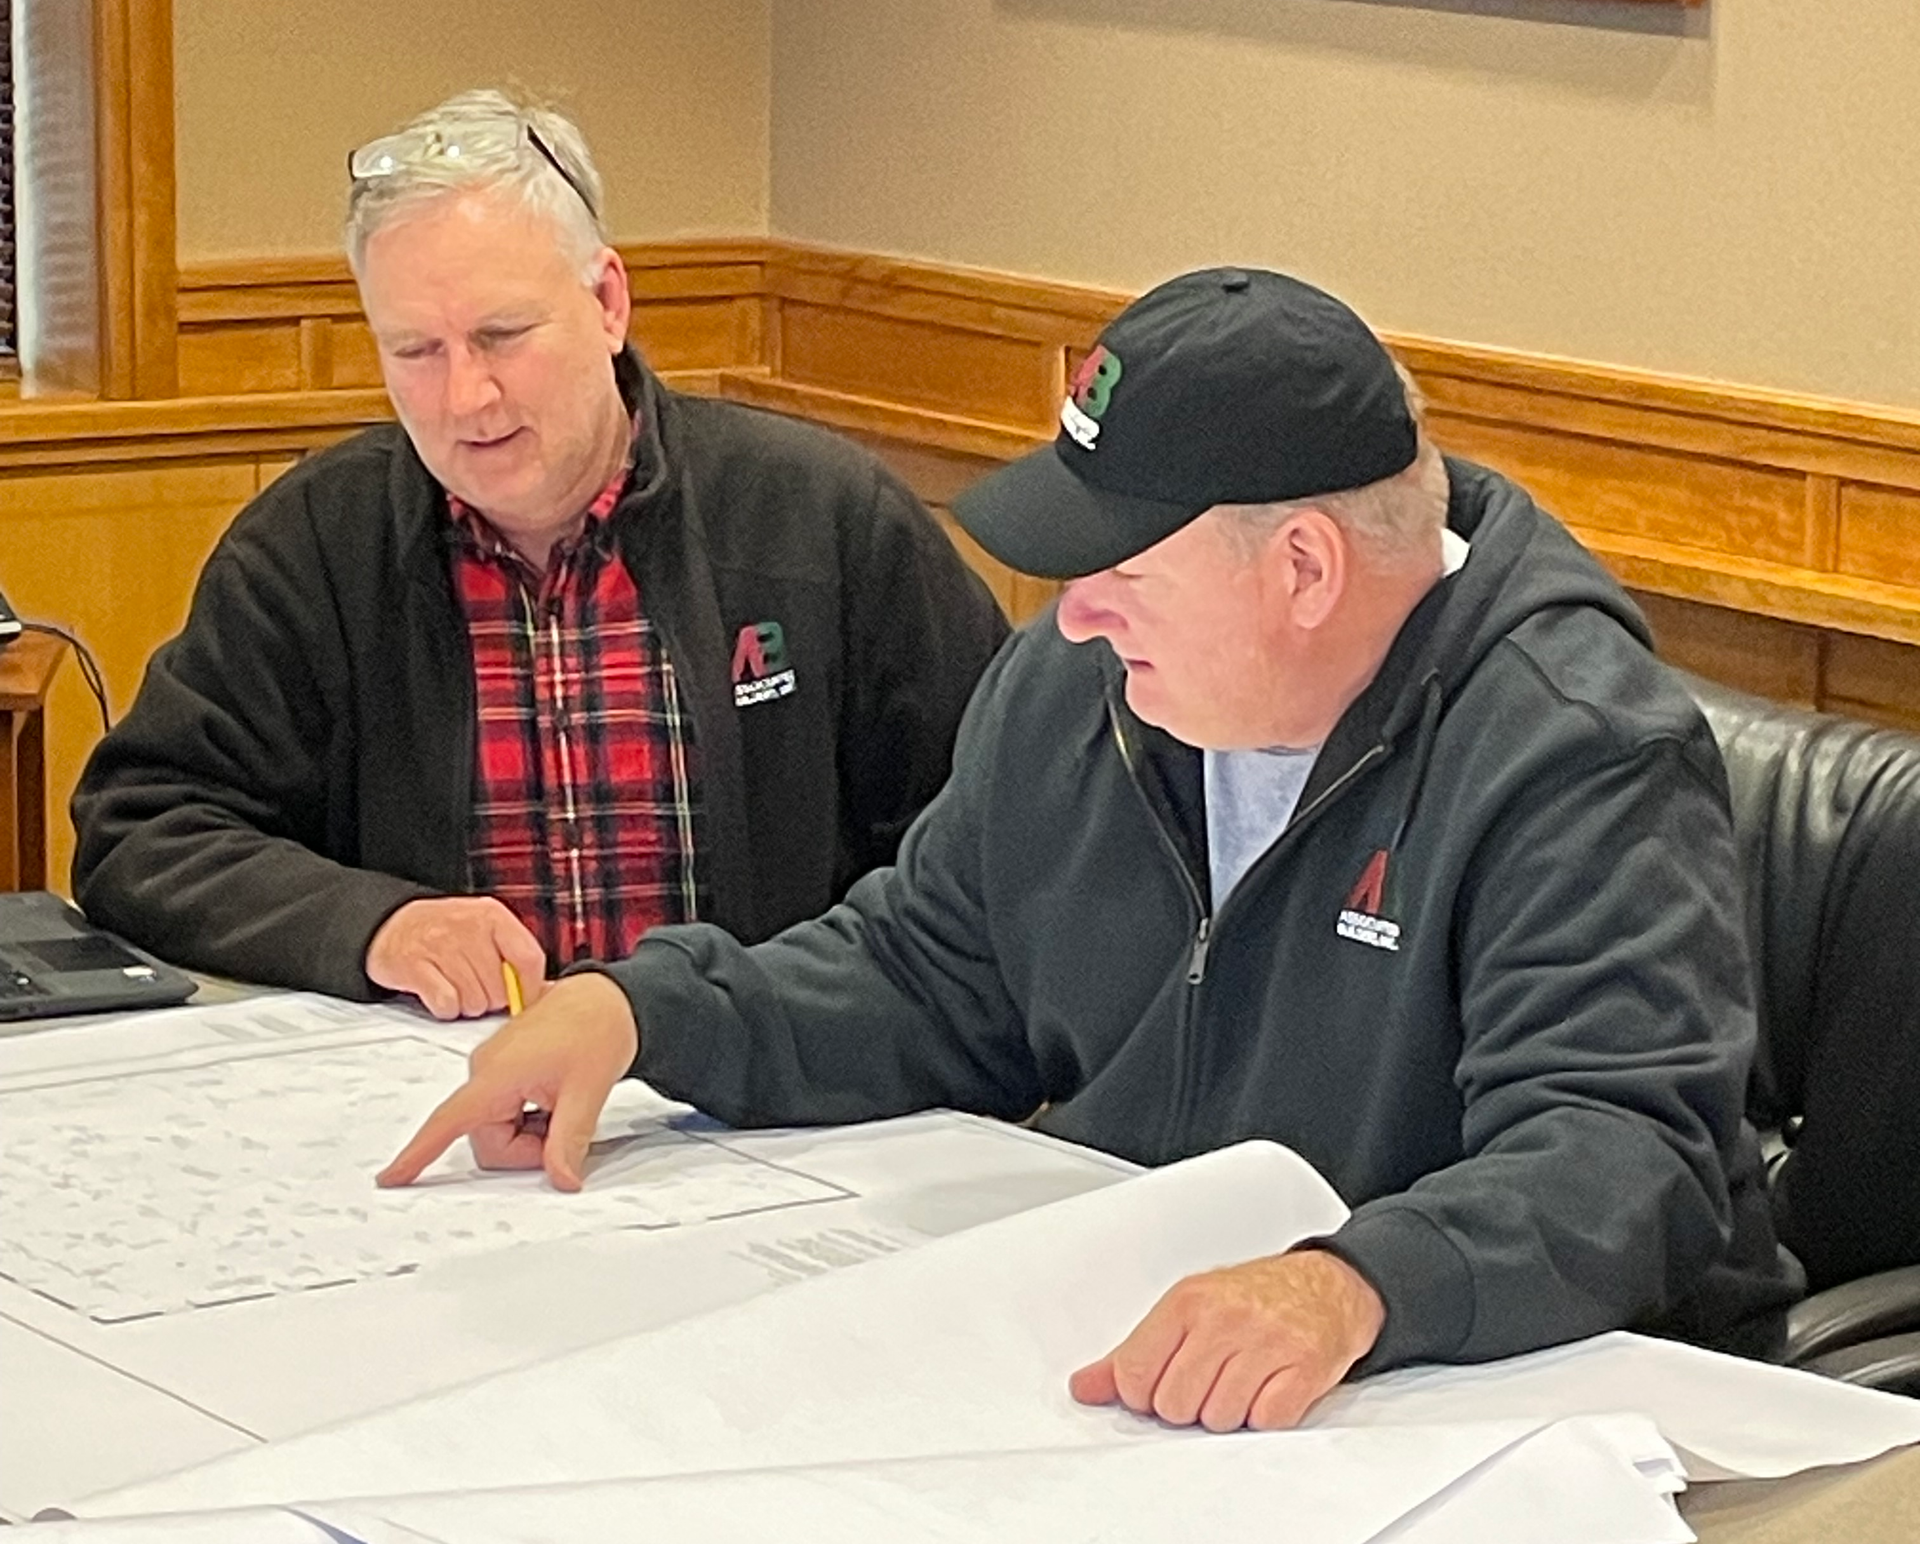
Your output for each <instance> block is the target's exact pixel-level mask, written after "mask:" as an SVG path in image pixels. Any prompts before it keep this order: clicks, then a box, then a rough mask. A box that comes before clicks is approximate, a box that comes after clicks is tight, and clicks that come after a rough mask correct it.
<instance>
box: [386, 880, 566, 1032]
mask: <svg viewBox="0 0 1920 1544" xmlns="http://www.w3.org/2000/svg"><path fill="white" fill-rule="evenodd" d="M502 961H504V962H505V963H507V964H509V965H511V966H512V967H513V968H514V970H515V971H516V972H517V973H518V974H519V977H520V984H521V986H522V988H523V989H524V990H525V991H526V993H527V994H528V997H527V1000H528V1001H529V1002H531V1001H532V1000H533V998H534V997H536V996H538V995H539V992H540V989H541V987H542V986H543V985H544V984H545V982H546V979H547V956H546V951H545V950H543V949H542V948H541V947H540V943H539V940H538V939H536V938H535V937H534V936H533V934H531V933H529V932H528V931H527V928H526V924H525V923H523V922H522V921H521V920H520V919H519V918H518V917H516V916H515V915H514V914H513V913H512V912H510V911H508V910H507V908H506V907H505V906H503V905H501V903H500V902H498V901H496V900H495V899H494V898H493V897H492V896H490V895H447V896H436V897H433V898H432V899H428V900H419V901H408V902H407V904H406V905H404V906H402V907H401V908H400V909H399V910H398V911H396V912H395V913H394V914H393V915H392V916H390V917H388V918H387V920H386V921H385V922H383V923H381V924H380V930H379V931H378V932H377V933H375V934H374V935H373V942H372V943H370V944H368V945H367V960H366V971H367V979H368V980H369V981H371V982H372V983H373V984H374V985H375V986H384V987H386V988H388V989H389V990H390V991H395V992H411V993H412V994H413V995H414V996H415V997H417V998H419V999H420V1002H421V1005H422V1006H423V1007H425V1009H426V1010H427V1012H429V1013H431V1014H432V1015H433V1016H434V1017H435V1018H436V1019H471V1018H477V1017H479V1016H480V1015H481V1014H483V1013H499V1012H501V1011H502V1010H503V1009H504V1008H505V1007H506V1006H507V992H506V985H505V980H504V978H503V977H502V976H501V974H500V966H501V963H502Z"/></svg>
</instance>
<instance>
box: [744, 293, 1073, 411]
mask: <svg viewBox="0 0 1920 1544" xmlns="http://www.w3.org/2000/svg"><path fill="white" fill-rule="evenodd" d="M1049 348H1050V345H1047V344H1044V343H1037V342H1033V341H1031V340H1028V339H1023V338H1003V337H995V336H993V335H991V334H988V333H979V332H968V331H963V330H961V329H958V328H953V327H939V326H931V325H928V324H926V323H923V322H910V321H902V320H900V319H898V318H896V317H889V316H876V315H873V314H871V313H868V312H863V311H851V310H844V309H841V308H838V307H831V306H819V305H811V304H808V303H805V302H800V301H791V300H790V301H787V302H786V303H785V304H784V305H783V306H782V307H781V311H780V361H781V374H782V376H783V378H784V379H786V380H789V381H796V382H800V383H802V384H808V385H815V386H824V387H827V388H828V389H830V390H834V391H840V392H844V393H847V394H849V395H854V396H867V397H877V398H879V399H881V400H882V401H887V402H896V403H904V404H906V405H908V406H913V407H923V408H931V409H935V410H938V411H945V412H950V413H956V414H960V415H962V416H965V417H971V418H980V419H986V420H990V421H998V422H1001V423H1009V424H1017V425H1022V426H1025V425H1029V424H1031V425H1036V426H1037V425H1039V424H1042V423H1044V422H1046V420H1047V419H1048V418H1049V417H1050V416H1051V415H1052V414H1053V413H1055V412H1057V411H1058V410H1059V403H1058V402H1057V401H1055V400H1052V398H1051V393H1052V390H1053V380H1054V376H1055V373H1056V367H1055V365H1054V363H1053V360H1052V359H1051V358H1050V356H1049Z"/></svg>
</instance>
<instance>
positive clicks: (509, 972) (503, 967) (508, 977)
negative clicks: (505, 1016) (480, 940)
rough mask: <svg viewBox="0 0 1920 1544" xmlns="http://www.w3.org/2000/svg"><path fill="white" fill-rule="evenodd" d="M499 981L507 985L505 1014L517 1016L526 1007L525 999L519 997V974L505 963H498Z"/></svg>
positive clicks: (503, 961)
mask: <svg viewBox="0 0 1920 1544" xmlns="http://www.w3.org/2000/svg"><path fill="white" fill-rule="evenodd" d="M500 979H501V980H502V981H504V982H506V984H507V1012H508V1013H509V1014H511V1015H514V1016H518V1014H519V1013H520V1011H521V1009H523V1008H525V1007H526V1005H527V1000H526V998H525V997H523V996H521V995H520V972H519V971H517V970H515V969H514V968H513V966H512V965H510V964H508V962H507V961H505V960H502V961H501V962H500Z"/></svg>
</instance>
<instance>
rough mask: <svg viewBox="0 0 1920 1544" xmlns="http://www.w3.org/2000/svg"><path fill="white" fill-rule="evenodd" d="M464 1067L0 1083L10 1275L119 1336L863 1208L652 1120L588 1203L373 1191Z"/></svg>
mask: <svg viewBox="0 0 1920 1544" xmlns="http://www.w3.org/2000/svg"><path fill="white" fill-rule="evenodd" d="M462 1072H463V1058H462V1056H461V1054H460V1053H459V1052H458V1051H456V1050H454V1049H452V1048H451V1047H448V1046H445V1045H441V1044H437V1043H435V1042H433V1041H431V1040H427V1039H424V1038H421V1037H419V1036H415V1035H409V1034H404V1033H402V1034H395V1035H388V1036H385V1037H382V1038H377V1039H366V1040H360V1041H357V1042H353V1043H336V1044H326V1045H313V1044H308V1045H305V1046H285V1045H282V1046H278V1047H275V1046H269V1045H256V1046H248V1047H244V1048H242V1047H236V1048H234V1049H233V1050H231V1051H229V1052H227V1053H226V1054H220V1053H219V1052H218V1051H215V1052H214V1053H213V1054H212V1055H209V1054H207V1053H206V1052H201V1053H199V1054H197V1055H195V1056H193V1057H192V1058H191V1060H189V1061H183V1062H182V1063H181V1064H178V1065H172V1066H165V1067H156V1066H151V1065H143V1066H132V1067H122V1068H120V1069H118V1070H114V1069H103V1070H95V1071H90V1072H88V1073H86V1074H84V1075H67V1076H60V1077H56V1078H52V1079H48V1080H44V1081H35V1082H34V1083H32V1084H30V1085H28V1084H19V1083H16V1084H14V1085H12V1086H11V1087H8V1088H6V1089H3V1090H0V1275H4V1276H6V1277H8V1278H10V1279H11V1280H13V1281H15V1282H17V1283H18V1284H20V1285H21V1286H23V1287H26V1288H28V1289H30V1290H32V1291H34V1292H37V1293H39V1294H40V1295H41V1296H43V1297H45V1298H48V1299H50V1300H52V1301H53V1302H55V1303H58V1304H60V1305H62V1306H63V1307H66V1308H70V1309H73V1310H75V1311H76V1312H79V1313H83V1314H85V1315H87V1316H88V1317H89V1318H92V1319H93V1320H95V1321H97V1322H99V1323H103V1324H113V1323H120V1322H125V1321H127V1320H131V1319H137V1318H145V1317H149V1316H152V1315H154V1314H165V1313H179V1312H184V1311H188V1310H192V1309H204V1308H214V1307H219V1306H221V1305H224V1304H228V1303H234V1302H240V1301H245V1300H247V1299H250V1298H258V1297H267V1296H273V1295H276V1294H280V1293H287V1292H298V1291H312V1290H316V1289H320V1288H331V1287H339V1286H344V1285H349V1284H351V1283H354V1282H359V1281H366V1280H370V1279H373V1278H377V1277H382V1276H390V1275H397V1274H401V1273H404V1272H407V1271H412V1270H418V1269H420V1268H421V1267H423V1266H428V1265H432V1264H434V1263H435V1262H437V1261H441V1260H445V1259H450V1258H453V1257H456V1256H460V1255H469V1254H475V1253H479V1252H482V1251H487V1250H496V1249H502V1248H507V1247H511V1246H515V1245H520V1244H526V1243H539V1242H543V1241H550V1240H554V1239H560V1238H568V1237H574V1236H577V1235H580V1234H584V1233H593V1232H601V1231H605V1230H608V1229H613V1228H675V1227H684V1226H688V1225H692V1224H698V1223H702V1222H709V1221H717V1220H720V1219H722V1218H728V1217H739V1216H746V1215H750V1214H754V1213H759V1212H767V1211H774V1210H779V1209H783V1208H788V1207H798V1206H806V1205H809V1204H813V1203H817V1202H821V1201H832V1200H841V1199H846V1198H849V1197H850V1196H851V1195H852V1192H850V1191H849V1190H847V1189H845V1188H844V1187H842V1186H839V1185H835V1184H830V1183H828V1182H826V1181H823V1180H820V1179H818V1178H815V1177H813V1176H811V1175H808V1174H805V1173H802V1172H800V1171H798V1170H796V1169H793V1168H791V1167H786V1166H782V1165H777V1164H772V1163H767V1162H763V1161H761V1160H760V1159H758V1158H756V1157H754V1156H752V1155H750V1154H747V1153H743V1152H740V1151H738V1150H737V1149H734V1148H731V1147H727V1146H724V1145H722V1144H721V1143H719V1142H716V1141H712V1140H709V1139H707V1138H706V1137H705V1136H703V1135H701V1134H699V1133H698V1132H689V1131H682V1130H679V1129H677V1128H676V1126H675V1125H673V1124H672V1123H669V1122H666V1121H661V1120H658V1119H651V1120H640V1121H634V1122H630V1123H628V1124H627V1125H626V1126H624V1127H623V1128H621V1129H619V1130H618V1131H614V1132H609V1130H608V1129H607V1128H606V1127H603V1128H602V1132H601V1135H600V1139H599V1140H597V1141H596V1142H595V1144H594V1153H595V1160H594V1167H593V1170H592V1182H591V1183H590V1184H589V1185H588V1187H587V1188H586V1189H585V1190H583V1191H581V1192H579V1193H578V1194H576V1195H563V1194H560V1193H558V1192H556V1191H553V1190H552V1189H550V1188H549V1187H548V1186H547V1184H546V1182H545V1179H544V1177H543V1176H541V1175H540V1174H538V1173H526V1172H522V1173H496V1174H487V1173H482V1172H481V1171H480V1170H478V1169H475V1168H473V1167H471V1166H470V1161H469V1160H467V1159H466V1158H465V1156H464V1153H463V1154H462V1155H461V1156H460V1158H458V1159H453V1158H449V1159H447V1160H443V1161H442V1164H441V1165H439V1166H437V1167H436V1168H435V1169H433V1170H430V1171H429V1173H428V1175H427V1176H426V1177H425V1178H424V1180H423V1181H422V1183H420V1184H418V1185H415V1186H413V1187H411V1188H409V1189H405V1190H378V1189H376V1188H375V1187H374V1184H373V1175H374V1173H375V1172H376V1171H377V1170H378V1169H379V1168H380V1167H381V1166H382V1165H383V1164H384V1163H385V1162H386V1161H387V1160H388V1159H389V1158H390V1157H391V1156H392V1155H393V1153H394V1152H395V1151H397V1150H398V1148H399V1146H400V1144H401V1143H402V1142H404V1141H405V1140H406V1138H407V1137H408V1136H409V1135H411V1133H412V1132H413V1130H414V1129H415V1128H416V1127H417V1126H418V1125H419V1123H420V1121H421V1119H422V1118H424V1116H425V1115H426V1113H427V1112H428V1111H429V1110H430V1109H432V1108H433V1106H434V1105H435V1104H436V1103H437V1102H438V1101H439V1100H440V1099H441V1098H442V1097H443V1096H444V1095H445V1094H446V1093H448V1092H449V1091H450V1090H451V1089H453V1088H454V1087H455V1086H457V1085H458V1082H459V1080H460V1077H461V1075H462ZM463 1165H464V1166H463Z"/></svg>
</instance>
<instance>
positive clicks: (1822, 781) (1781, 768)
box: [1688, 677, 1920, 1395]
mask: <svg viewBox="0 0 1920 1544" xmlns="http://www.w3.org/2000/svg"><path fill="white" fill-rule="evenodd" d="M1688 685H1689V686H1690V687H1691V688H1692V689H1693V692H1694V695H1695V696H1696V697H1697V698H1698V699H1699V701H1700V705H1701V706H1702V708H1704V709H1705V710H1706V715H1707V720H1708V722H1709V723H1710V724H1711V725H1712V726H1713V732H1714V735H1715V737H1716V738H1717V739H1718V740H1719V742H1720V750H1721V754H1722V755H1723V756H1724V757H1725V758H1726V763H1727V774H1728V779H1729V781H1730V783H1731V785H1732V790H1733V815H1734V826H1735V829H1736V832H1737V834H1738V837H1739V842H1740V848H1741V859H1742V864H1743V869H1744V874H1745V880H1746V888H1747V907H1748V921H1749V926H1750V930H1751V934H1752V938H1753V946H1754V957H1755V963H1756V967H1757V970H1758V973H1759V984H1760V1001H1759V1008H1760V1047H1759V1055H1758V1057H1757V1059H1756V1061H1755V1065H1754V1071H1753V1079H1752V1082H1751V1084H1750V1085H1749V1090H1748V1100H1747V1106H1748V1113H1749V1115H1750V1116H1751V1117H1752V1119H1753V1122H1754V1124H1755V1125H1756V1126H1757V1127H1758V1128H1759V1129H1760V1131H1761V1132H1762V1134H1763V1136H1764V1137H1765V1138H1766V1140H1767V1142H1768V1147H1769V1151H1770V1154H1771V1159H1770V1162H1769V1173H1768V1183H1769V1190H1770V1194H1771V1197H1772V1203H1773V1215H1774V1222H1775V1225H1776V1227H1777V1228H1778V1230H1779V1235H1780V1241H1781V1242H1782V1243H1784V1244H1785V1245H1786V1246H1787V1247H1788V1248H1789V1249H1791V1250H1792V1251H1793V1252H1794V1254H1795V1255H1797V1256H1798V1257H1799V1259H1800V1261H1801V1263H1802V1264H1803V1265H1804V1266H1805V1267H1806V1270H1807V1278H1808V1284H1809V1287H1810V1288H1811V1290H1812V1295H1811V1296H1810V1297H1808V1299H1807V1300H1806V1301H1805V1302H1804V1303H1802V1304H1801V1305H1800V1306H1799V1307H1798V1308H1796V1309H1795V1310H1794V1311H1793V1313H1792V1315H1791V1316H1790V1317H1789V1319H1788V1327H1787V1335H1788V1346H1787V1360H1788V1361H1789V1363H1791V1364H1792V1365H1795V1366H1799V1367H1806V1368H1809V1369H1811V1370H1814V1371H1818V1372H1824V1373H1829V1374H1831V1375H1833V1376H1835V1377H1840V1378H1844V1379H1846V1380H1848V1381H1849V1382H1853V1383H1862V1384H1866V1385H1868V1386H1870V1387H1874V1388H1886V1389H1894V1390H1897V1391H1898V1392H1901V1393H1906V1394H1914V1395H1920V736H1915V735H1910V734H1903V733H1900V732H1898V731H1896V730H1890V729H1878V728H1874V727H1873V726H1871V725H1868V724H1863V723H1859V722H1856V721H1854V720H1850V719H1846V718H1840V717H1836V716H1834V715H1832V714H1826V713H1806V712H1801V711H1798V710H1796V709H1792V708H1785V707H1781V706H1780V705H1779V704H1777V703H1772V702H1767V701H1765V700H1764V699H1762V698H1758V697H1749V696H1747V695H1745V694H1743V693H1740V692H1735V691H1730V690H1728V689H1727V688H1725V687H1722V686H1716V685H1713V684H1712V683H1710V682H1706V681H1701V680H1698V679H1695V678H1691V677H1689V678H1688Z"/></svg>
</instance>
